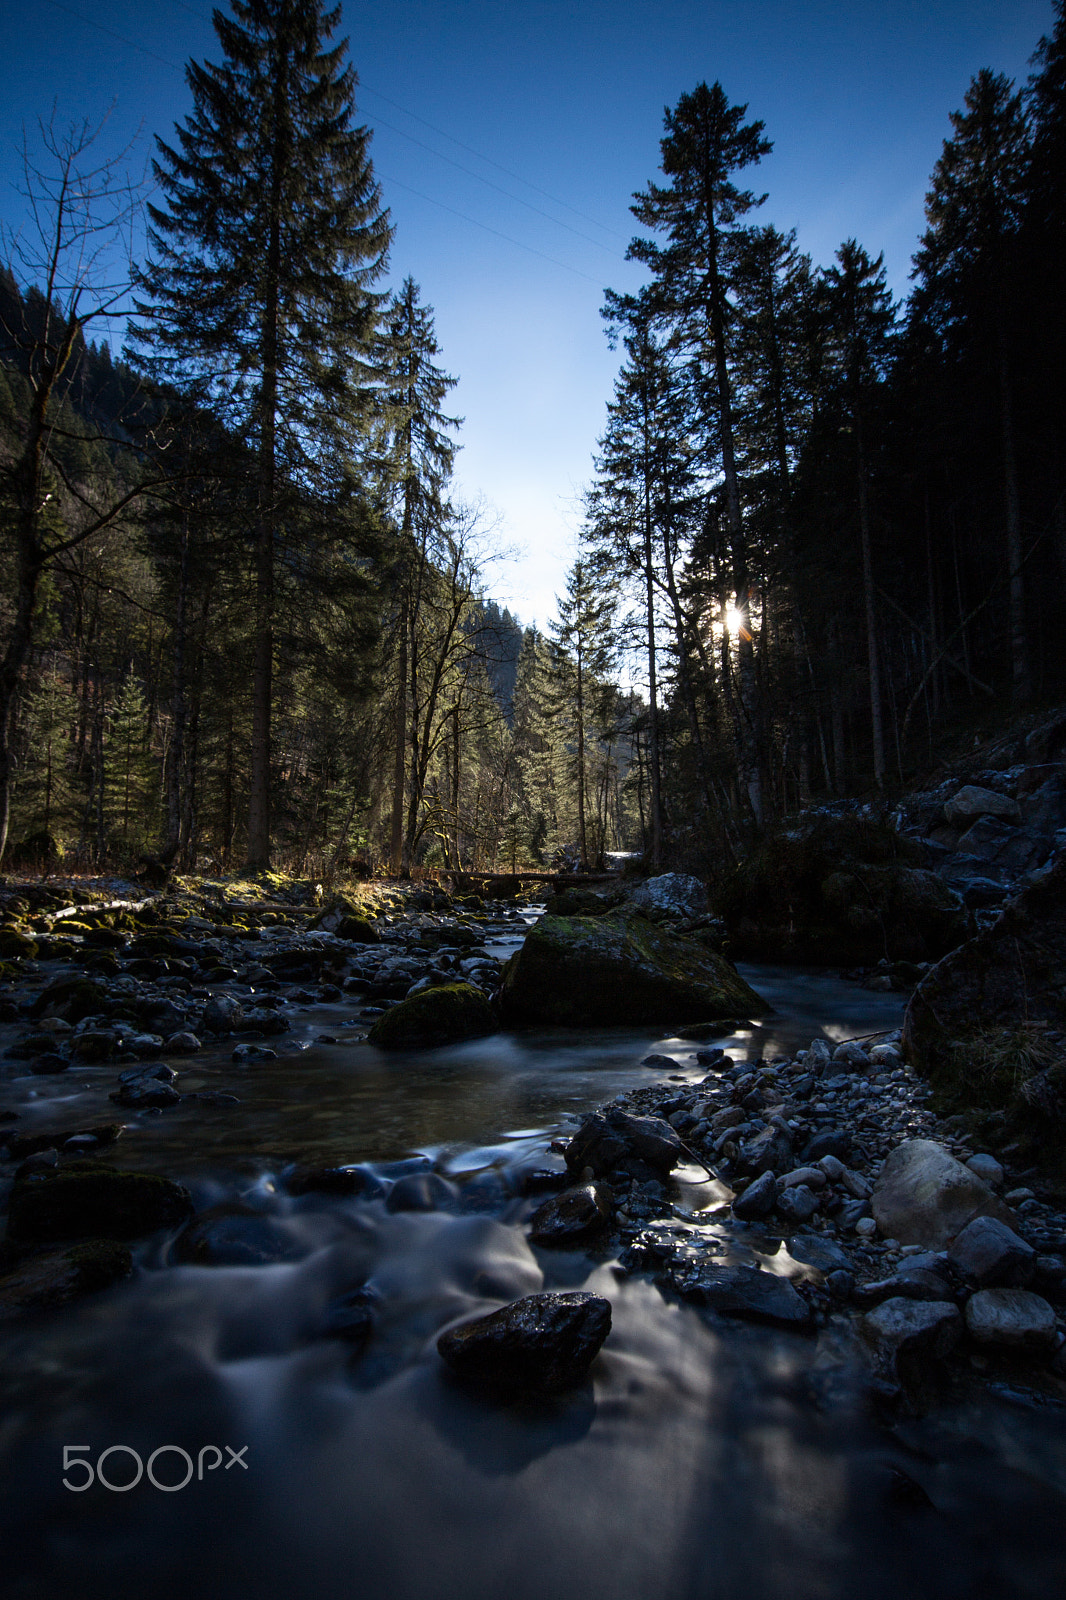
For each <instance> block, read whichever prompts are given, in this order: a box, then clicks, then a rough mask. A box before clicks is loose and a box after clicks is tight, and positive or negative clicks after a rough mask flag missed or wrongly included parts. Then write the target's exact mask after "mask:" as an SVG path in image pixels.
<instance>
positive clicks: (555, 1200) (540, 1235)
mask: <svg viewBox="0 0 1066 1600" xmlns="http://www.w3.org/2000/svg"><path fill="white" fill-rule="evenodd" d="M610 1220H611V1199H610V1194H609V1192H608V1191H607V1190H606V1189H605V1188H604V1187H603V1185H602V1184H599V1183H582V1184H577V1185H575V1186H574V1188H572V1189H564V1190H563V1192H562V1194H559V1195H553V1196H552V1197H551V1199H550V1200H545V1202H544V1204H543V1205H541V1206H538V1207H537V1209H536V1211H534V1213H533V1215H532V1216H531V1217H530V1219H529V1237H530V1238H531V1239H532V1240H533V1242H534V1244H562V1245H566V1244H570V1243H571V1242H572V1241H578V1240H581V1239H585V1238H587V1237H588V1236H589V1235H590V1234H594V1233H602V1232H603V1230H604V1228H606V1227H607V1225H608V1223H609V1222H610Z"/></svg>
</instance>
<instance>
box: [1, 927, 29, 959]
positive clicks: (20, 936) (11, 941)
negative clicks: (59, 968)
mask: <svg viewBox="0 0 1066 1600" xmlns="http://www.w3.org/2000/svg"><path fill="white" fill-rule="evenodd" d="M37 948H38V947H37V941H36V940H35V939H31V938H30V936H29V934H27V933H20V932H19V930H18V929H17V928H0V959H2V960H4V961H19V960H21V959H22V958H23V957H25V958H27V959H28V960H30V961H32V960H33V959H34V957H35V956H36V954H37Z"/></svg>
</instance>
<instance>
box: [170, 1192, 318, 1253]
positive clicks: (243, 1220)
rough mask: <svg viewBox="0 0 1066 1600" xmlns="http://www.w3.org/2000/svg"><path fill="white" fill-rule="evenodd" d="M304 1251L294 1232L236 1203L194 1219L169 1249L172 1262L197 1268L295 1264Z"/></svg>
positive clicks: (283, 1223)
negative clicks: (277, 1262) (274, 1263)
mask: <svg viewBox="0 0 1066 1600" xmlns="http://www.w3.org/2000/svg"><path fill="white" fill-rule="evenodd" d="M305 1251H306V1247H305V1246H304V1245H303V1244H302V1242H301V1240H300V1238H299V1237H298V1235H297V1234H296V1232H295V1231H294V1229H293V1228H292V1227H291V1226H290V1225H288V1224H287V1223H285V1222H284V1220H282V1219H280V1218H277V1217H269V1216H264V1215H263V1213H262V1212H259V1211H254V1210H253V1209H252V1208H251V1206H246V1205H242V1204H241V1203H240V1202H238V1201H232V1202H225V1203H224V1204H222V1205H217V1206H212V1207H211V1208H210V1210H208V1211H203V1212H201V1213H200V1215H199V1216H198V1217H194V1218H193V1220H192V1221H191V1222H190V1223H189V1225H188V1226H187V1227H185V1228H183V1229H182V1231H181V1232H180V1233H179V1234H178V1236H177V1238H176V1239H175V1240H174V1243H173V1245H172V1246H171V1252H170V1253H171V1257H172V1259H173V1260H174V1261H180V1262H185V1263H188V1264H190V1265H193V1266H199V1267H262V1266H267V1265H269V1264H270V1263H271V1262H274V1261H295V1260H296V1259H298V1257H300V1256H302V1255H303V1254H305Z"/></svg>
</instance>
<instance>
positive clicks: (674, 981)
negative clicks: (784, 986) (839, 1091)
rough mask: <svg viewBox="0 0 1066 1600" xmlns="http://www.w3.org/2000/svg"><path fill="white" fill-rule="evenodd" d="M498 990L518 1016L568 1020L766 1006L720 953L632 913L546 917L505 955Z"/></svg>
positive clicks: (679, 1015) (653, 1018) (682, 1016)
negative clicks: (511, 953) (507, 958)
mask: <svg viewBox="0 0 1066 1600" xmlns="http://www.w3.org/2000/svg"><path fill="white" fill-rule="evenodd" d="M500 998H501V1004H502V1006H503V1009H504V1014H505V1016H507V1017H511V1018H514V1019H515V1020H516V1021H526V1022H548V1023H560V1024H569V1025H571V1026H573V1025H577V1026H582V1025H586V1024H608V1025H609V1024H611V1023H644V1022H660V1021H671V1022H697V1021H700V1020H703V1019H710V1018H714V1017H734V1016H738V1015H740V1016H746V1017H750V1016H755V1015H758V1014H760V1013H761V1012H763V1011H765V1010H767V1005H766V1002H765V1001H764V1000H763V999H761V997H760V996H759V995H757V994H756V993H755V991H754V990H753V989H752V988H750V987H749V985H748V984H746V983H745V982H744V980H743V978H741V977H740V975H739V973H737V972H736V970H735V969H734V968H733V967H732V966H731V965H730V964H729V962H727V961H726V960H725V959H724V958H723V957H721V956H719V955H717V954H715V952H714V951H711V950H707V949H705V948H704V947H703V946H702V945H700V944H698V943H697V942H696V941H695V940H694V939H688V938H684V937H682V936H681V935H678V934H673V933H669V932H667V931H666V930H665V929H662V928H659V927H656V926H655V925H654V924H653V923H651V922H649V921H647V920H646V919H645V918H644V917H640V916H633V915H630V916H615V915H612V916H606V917H568V918H563V917H543V918H542V919H541V920H540V922H538V923H537V924H536V926H535V927H534V928H533V929H531V931H530V933H529V935H528V937H527V938H526V941H525V944H524V945H523V946H522V948H521V949H520V950H519V951H518V952H517V954H516V955H515V956H514V957H513V958H512V959H511V961H509V962H508V964H507V967H506V968H505V970H504V978H503V987H502V990H501V996H500Z"/></svg>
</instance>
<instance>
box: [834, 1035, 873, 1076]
mask: <svg viewBox="0 0 1066 1600" xmlns="http://www.w3.org/2000/svg"><path fill="white" fill-rule="evenodd" d="M833 1064H834V1066H836V1067H837V1068H840V1069H843V1070H844V1071H846V1072H865V1071H866V1070H867V1068H868V1067H869V1065H870V1057H869V1056H868V1055H867V1054H866V1051H865V1050H864V1049H863V1047H862V1045H861V1044H858V1043H857V1042H856V1041H855V1040H854V1039H846V1040H845V1041H844V1043H843V1044H838V1045H837V1047H836V1049H835V1050H834V1051H833Z"/></svg>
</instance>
